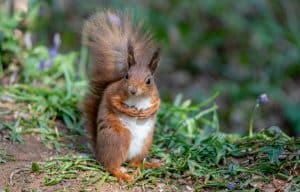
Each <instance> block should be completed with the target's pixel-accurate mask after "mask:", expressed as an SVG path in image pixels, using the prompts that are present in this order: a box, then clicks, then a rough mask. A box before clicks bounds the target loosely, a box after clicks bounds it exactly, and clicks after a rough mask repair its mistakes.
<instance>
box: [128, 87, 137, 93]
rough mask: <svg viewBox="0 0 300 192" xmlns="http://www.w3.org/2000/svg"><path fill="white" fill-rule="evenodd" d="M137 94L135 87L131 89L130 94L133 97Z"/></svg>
mask: <svg viewBox="0 0 300 192" xmlns="http://www.w3.org/2000/svg"><path fill="white" fill-rule="evenodd" d="M136 92H137V89H136V88H135V87H129V93H130V94H131V95H135V94H136Z"/></svg>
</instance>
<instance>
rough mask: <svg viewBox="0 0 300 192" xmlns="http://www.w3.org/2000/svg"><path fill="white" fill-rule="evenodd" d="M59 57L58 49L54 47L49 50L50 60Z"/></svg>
mask: <svg viewBox="0 0 300 192" xmlns="http://www.w3.org/2000/svg"><path fill="white" fill-rule="evenodd" d="M56 55H57V49H56V48H55V47H52V48H50V49H49V56H50V59H53V58H54V57H56Z"/></svg>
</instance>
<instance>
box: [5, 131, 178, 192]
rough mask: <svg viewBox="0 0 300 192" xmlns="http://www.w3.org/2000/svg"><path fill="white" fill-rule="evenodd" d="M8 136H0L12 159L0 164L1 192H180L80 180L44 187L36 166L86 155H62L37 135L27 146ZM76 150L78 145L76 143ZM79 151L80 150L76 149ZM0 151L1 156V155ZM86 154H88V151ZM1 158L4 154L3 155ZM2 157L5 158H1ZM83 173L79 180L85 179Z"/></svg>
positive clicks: (64, 151) (166, 187)
mask: <svg viewBox="0 0 300 192" xmlns="http://www.w3.org/2000/svg"><path fill="white" fill-rule="evenodd" d="M8 138H9V137H8V133H7V132H4V133H3V132H2V133H1V134H0V150H1V151H4V152H5V154H7V155H9V156H10V159H9V160H7V161H6V162H4V163H0V170H1V171H0V191H3V190H4V189H7V190H8V191H13V192H18V191H22V192H27V191H46V192H48V191H49V192H50V191H101V192H102V191H103V192H110V191H113V192H126V191H134V192H140V191H177V190H178V188H177V187H175V186H169V185H165V184H162V183H158V184H157V185H156V186H155V187H154V188H147V187H146V188H143V187H134V188H130V189H128V188H126V187H125V185H124V184H122V183H116V182H115V183H114V182H112V183H104V184H103V185H102V186H101V187H100V188H99V187H97V186H96V185H91V186H85V184H84V183H83V182H82V181H80V180H79V179H71V180H66V181H63V182H61V183H59V184H57V185H54V186H45V185H44V174H43V173H36V172H33V171H32V169H31V165H32V162H44V161H47V160H49V159H50V158H51V157H55V156H62V155H65V154H76V153H78V154H82V151H80V152H79V151H76V150H73V149H69V148H64V149H62V150H61V151H57V150H51V149H48V148H46V147H45V145H44V144H42V143H41V142H40V141H39V140H38V137H36V136H34V135H24V136H23V138H24V143H18V142H11V141H10V140H9V139H8ZM81 141H84V138H78V139H75V140H74V139H73V142H76V143H77V145H78V142H79V143H80V142H81ZM73 144H74V146H75V143H73ZM75 148H76V147H75ZM1 151H0V152H1ZM85 152H86V151H85ZM0 155H1V154H0ZM0 157H1V156H0ZM84 174H85V173H84V172H80V175H78V178H80V177H81V176H84Z"/></svg>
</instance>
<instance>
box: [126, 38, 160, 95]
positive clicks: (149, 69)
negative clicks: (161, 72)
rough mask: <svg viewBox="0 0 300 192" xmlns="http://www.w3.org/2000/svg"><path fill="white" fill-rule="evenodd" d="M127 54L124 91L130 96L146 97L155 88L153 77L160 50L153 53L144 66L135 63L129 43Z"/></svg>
mask: <svg viewBox="0 0 300 192" xmlns="http://www.w3.org/2000/svg"><path fill="white" fill-rule="evenodd" d="M127 52H128V56H127V63H128V70H127V72H126V73H125V75H124V78H123V82H124V84H125V88H126V91H127V93H128V95H130V96H147V95H149V94H150V93H151V92H152V90H153V89H154V88H155V83H154V78H153V75H154V72H155V70H156V68H157V66H158V63H159V59H160V48H157V49H156V50H155V51H154V53H153V55H152V57H151V59H150V61H148V63H146V64H140V63H137V62H136V60H135V56H134V49H133V47H132V45H131V43H130V41H129V42H128V46H127Z"/></svg>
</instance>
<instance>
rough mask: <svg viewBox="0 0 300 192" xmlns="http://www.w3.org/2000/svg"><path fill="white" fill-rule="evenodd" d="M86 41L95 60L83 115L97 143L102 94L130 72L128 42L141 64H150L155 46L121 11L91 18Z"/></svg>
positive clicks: (99, 14)
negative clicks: (98, 116) (110, 85)
mask: <svg viewBox="0 0 300 192" xmlns="http://www.w3.org/2000/svg"><path fill="white" fill-rule="evenodd" d="M83 38H84V43H85V44H86V45H87V46H88V47H89V50H90V53H91V57H92V66H91V67H90V69H89V70H88V75H87V77H88V79H89V86H90V90H91V92H90V93H88V94H87V95H86V97H85V98H84V101H83V112H84V116H85V122H86V125H85V126H86V129H87V131H88V134H89V136H90V139H91V141H92V144H95V142H96V138H97V114H98V110H99V109H98V108H99V105H100V102H101V100H102V95H103V91H104V90H105V88H106V87H107V86H108V85H109V84H110V83H112V82H115V81H117V80H119V79H121V78H122V77H123V76H124V73H125V72H126V71H127V69H128V64H127V47H128V46H127V45H128V43H129V42H130V44H132V45H133V49H134V53H135V59H136V61H137V63H139V64H140V65H147V64H148V63H146V62H147V61H149V59H150V57H151V54H152V53H153V49H154V47H153V43H152V38H151V35H150V34H149V33H148V32H145V31H143V30H142V25H141V24H136V23H134V22H133V20H132V19H131V17H130V15H129V14H127V13H121V12H112V11H104V12H101V13H97V14H95V15H93V16H91V17H90V18H89V19H88V20H87V21H86V23H85V25H84V28H83Z"/></svg>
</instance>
